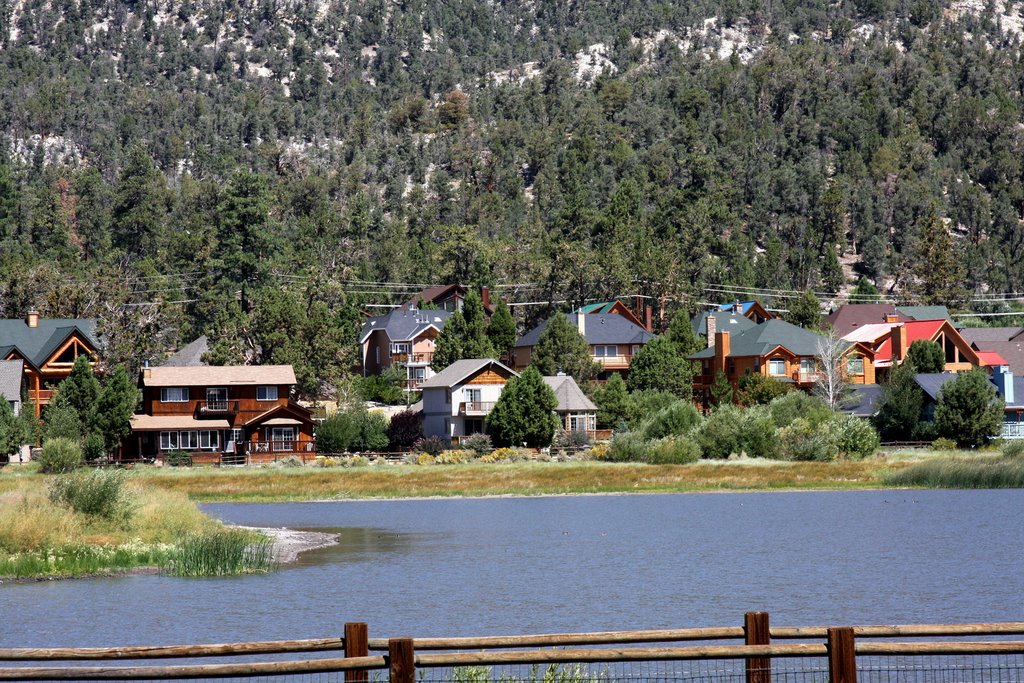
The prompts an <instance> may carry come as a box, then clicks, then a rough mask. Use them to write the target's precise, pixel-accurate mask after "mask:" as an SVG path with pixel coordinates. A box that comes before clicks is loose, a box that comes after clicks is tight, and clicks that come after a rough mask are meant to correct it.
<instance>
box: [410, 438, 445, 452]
mask: <svg viewBox="0 0 1024 683" xmlns="http://www.w3.org/2000/svg"><path fill="white" fill-rule="evenodd" d="M450 445H451V441H450V440H448V439H445V438H443V437H440V436H425V437H423V438H422V439H417V440H416V443H414V444H413V446H412V447H413V449H415V450H416V451H418V452H420V453H426V454H428V455H440V454H441V452H442V451H444V450H445V449H446V448H448V447H449V446H450Z"/></svg>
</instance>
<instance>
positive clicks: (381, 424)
mask: <svg viewBox="0 0 1024 683" xmlns="http://www.w3.org/2000/svg"><path fill="white" fill-rule="evenodd" d="M356 424H357V425H359V436H358V437H357V438H356V440H355V442H354V443H353V444H352V449H353V450H356V451H382V450H384V449H385V448H387V447H388V419H387V418H386V417H384V415H383V414H382V413H370V412H367V411H365V410H364V411H360V412H358V413H356Z"/></svg>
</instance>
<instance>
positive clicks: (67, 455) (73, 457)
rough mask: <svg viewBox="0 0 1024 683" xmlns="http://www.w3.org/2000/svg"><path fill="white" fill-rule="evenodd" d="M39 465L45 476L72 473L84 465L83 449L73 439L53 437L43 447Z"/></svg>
mask: <svg viewBox="0 0 1024 683" xmlns="http://www.w3.org/2000/svg"><path fill="white" fill-rule="evenodd" d="M38 463H39V471H40V472H43V473H44V474H55V473H60V472H70V471H72V470H74V469H75V468H76V467H79V466H81V465H82V447H81V446H79V445H78V442H77V441H76V440H73V439H71V438H68V437H64V436H52V437H50V438H48V439H47V440H46V443H45V444H44V445H43V449H42V451H40V453H39V458H38Z"/></svg>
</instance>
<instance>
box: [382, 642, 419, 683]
mask: <svg viewBox="0 0 1024 683" xmlns="http://www.w3.org/2000/svg"><path fill="white" fill-rule="evenodd" d="M388 666H389V669H390V674H389V678H388V680H389V681H390V683H416V661H415V652H414V651H413V646H412V638H391V639H389V640H388Z"/></svg>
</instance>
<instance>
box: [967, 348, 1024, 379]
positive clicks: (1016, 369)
mask: <svg viewBox="0 0 1024 683" xmlns="http://www.w3.org/2000/svg"><path fill="white" fill-rule="evenodd" d="M976 346H977V347H978V350H979V351H995V352H996V353H998V354H999V355H1000V356H1002V357H1003V359H1004V360H1006V362H1007V363H1008V364H1009V366H1010V370H1011V371H1012V372H1013V374H1014V375H1024V341H989V342H980V343H978V344H976Z"/></svg>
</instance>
